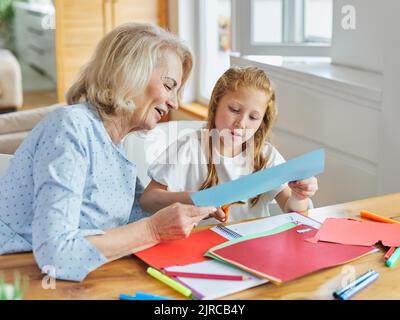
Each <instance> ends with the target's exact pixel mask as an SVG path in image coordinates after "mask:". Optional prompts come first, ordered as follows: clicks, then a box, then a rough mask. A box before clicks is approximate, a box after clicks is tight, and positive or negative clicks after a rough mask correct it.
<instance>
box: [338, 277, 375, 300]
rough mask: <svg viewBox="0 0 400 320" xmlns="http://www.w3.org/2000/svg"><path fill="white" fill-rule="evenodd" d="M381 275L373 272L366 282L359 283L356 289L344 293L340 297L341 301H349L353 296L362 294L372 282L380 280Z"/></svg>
mask: <svg viewBox="0 0 400 320" xmlns="http://www.w3.org/2000/svg"><path fill="white" fill-rule="evenodd" d="M378 277H379V273H378V272H373V273H372V274H371V275H370V276H369V277H368V278H367V279H365V280H364V281H362V282H360V283H358V284H357V285H355V286H354V287H352V288H350V289H349V290H347V291H345V292H343V293H342V294H341V295H340V296H339V299H340V300H348V299H350V298H351V297H352V296H354V295H355V294H356V293H358V292H360V291H361V290H362V289H364V288H366V287H367V286H369V285H370V284H371V283H372V282H374V281H375V280H376V279H378Z"/></svg>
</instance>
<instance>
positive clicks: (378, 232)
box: [307, 218, 400, 247]
mask: <svg viewBox="0 0 400 320" xmlns="http://www.w3.org/2000/svg"><path fill="white" fill-rule="evenodd" d="M307 241H309V242H312V243H316V242H318V241H325V242H334V243H341V244H349V245H358V246H372V245H374V244H376V243H377V242H379V241H381V242H382V244H383V245H384V246H387V247H399V246H400V224H390V223H381V222H371V221H358V220H354V219H346V218H328V219H326V220H325V222H324V223H323V224H322V226H321V228H320V229H319V231H318V232H317V234H316V235H315V236H314V237H313V238H309V239H307Z"/></svg>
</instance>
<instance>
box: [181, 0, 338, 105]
mask: <svg viewBox="0 0 400 320" xmlns="http://www.w3.org/2000/svg"><path fill="white" fill-rule="evenodd" d="M185 1H187V0H185ZM332 1H333V0H195V3H196V6H197V8H196V12H197V14H198V17H199V30H198V31H199V32H198V34H199V43H198V59H197V66H198V71H199V79H198V80H199V86H198V89H197V100H198V101H199V102H202V103H207V102H208V99H209V98H210V96H211V91H212V88H213V87H214V84H215V82H216V81H217V79H218V78H219V77H220V76H221V74H222V73H223V72H224V71H225V70H226V69H227V68H229V65H230V63H229V61H230V53H231V51H236V52H239V53H240V54H242V55H246V54H248V55H254V54H259V55H281V56H329V54H330V41H331V37H332Z"/></svg>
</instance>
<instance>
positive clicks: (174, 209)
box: [149, 203, 217, 242]
mask: <svg viewBox="0 0 400 320" xmlns="http://www.w3.org/2000/svg"><path fill="white" fill-rule="evenodd" d="M216 211H217V208H215V207H196V206H193V205H187V204H181V203H174V204H172V205H170V206H168V207H166V208H164V209H161V210H159V211H157V212H156V213H155V214H154V215H152V216H151V217H150V218H149V226H150V230H151V232H152V234H153V237H154V239H155V240H156V241H158V242H163V241H170V240H178V239H183V238H186V237H188V236H189V234H190V232H191V231H192V230H193V228H194V227H196V226H197V224H198V223H199V221H201V220H203V219H204V218H206V217H208V216H209V215H214V214H215V213H216Z"/></svg>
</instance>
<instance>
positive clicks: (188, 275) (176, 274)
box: [163, 270, 251, 281]
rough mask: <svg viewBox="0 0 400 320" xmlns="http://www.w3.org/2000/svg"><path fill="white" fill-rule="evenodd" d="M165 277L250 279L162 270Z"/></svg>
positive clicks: (247, 278)
mask: <svg viewBox="0 0 400 320" xmlns="http://www.w3.org/2000/svg"><path fill="white" fill-rule="evenodd" d="M163 271H164V273H165V274H166V275H169V276H174V277H186V278H201V279H215V280H236V281H243V280H249V279H251V277H246V276H237V275H228V274H211V273H196V272H180V271H167V270H163Z"/></svg>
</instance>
